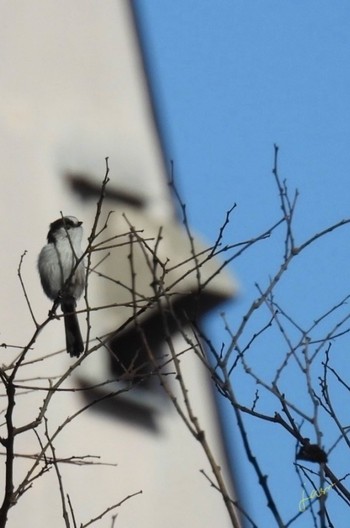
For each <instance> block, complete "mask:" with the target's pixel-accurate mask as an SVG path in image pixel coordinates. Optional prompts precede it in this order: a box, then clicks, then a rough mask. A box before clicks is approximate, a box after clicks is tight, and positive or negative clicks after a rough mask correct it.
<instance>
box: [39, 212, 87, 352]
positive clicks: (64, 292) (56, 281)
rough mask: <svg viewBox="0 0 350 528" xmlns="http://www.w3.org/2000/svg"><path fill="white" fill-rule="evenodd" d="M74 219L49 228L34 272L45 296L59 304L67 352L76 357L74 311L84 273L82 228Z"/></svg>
mask: <svg viewBox="0 0 350 528" xmlns="http://www.w3.org/2000/svg"><path fill="white" fill-rule="evenodd" d="M81 225H82V222H80V221H79V220H78V219H77V218H75V216H63V217H62V218H59V219H58V220H55V221H54V222H52V224H51V225H50V229H49V232H48V235H47V244H46V245H45V246H44V247H43V248H42V250H41V252H40V255H39V260H38V269H39V274H40V280H41V284H42V287H43V290H44V292H45V293H46V295H47V296H48V297H49V298H50V299H51V300H53V301H57V302H59V303H60V305H61V308H62V312H63V314H64V326H65V332H66V346H67V352H68V354H70V356H71V357H79V355H80V354H81V352H83V350H84V344H83V339H82V337H81V332H80V328H79V322H78V317H77V314H76V311H75V308H76V304H77V300H78V299H79V297H80V296H81V294H82V293H83V291H84V286H85V270H84V263H83V261H82V260H80V258H81V256H82V249H81V240H82V236H83V228H82V227H81Z"/></svg>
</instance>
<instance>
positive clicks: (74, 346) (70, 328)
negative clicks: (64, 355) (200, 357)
mask: <svg viewBox="0 0 350 528" xmlns="http://www.w3.org/2000/svg"><path fill="white" fill-rule="evenodd" d="M75 306H76V302H75V299H74V297H69V298H65V299H64V300H62V302H61V308H62V312H63V314H64V328H65V331H66V347H67V352H68V354H69V355H70V356H71V357H79V356H80V354H81V352H83V350H84V343H83V338H82V337H81V333H80V327H79V322H78V316H77V314H76V313H75Z"/></svg>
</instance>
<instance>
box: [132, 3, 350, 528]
mask: <svg viewBox="0 0 350 528" xmlns="http://www.w3.org/2000/svg"><path fill="white" fill-rule="evenodd" d="M135 6H136V8H137V12H138V17H139V20H140V23H141V28H142V33H143V38H144V42H145V43H146V58H147V63H148V68H149V70H150V72H151V75H152V87H153V90H154V94H155V98H156V106H157V112H158V115H159V117H160V121H161V130H162V134H163V137H164V141H165V147H166V155H167V156H168V158H169V159H172V160H174V162H175V171H176V177H177V181H178V185H179V189H180V191H181V194H182V196H183V199H184V200H185V201H186V203H187V204H188V210H189V218H190V222H191V225H192V227H193V228H194V229H195V230H196V231H197V232H198V233H201V234H202V235H204V236H205V237H206V238H207V239H208V240H209V241H214V240H215V238H216V236H217V233H218V229H219V227H220V225H221V223H222V222H223V219H224V217H225V212H226V210H227V209H228V208H230V207H231V206H232V204H233V203H234V202H236V203H237V209H236V210H235V213H234V215H233V219H232V221H231V223H230V225H229V226H228V229H227V235H226V241H227V242H231V243H232V242H237V241H239V240H242V239H246V238H249V237H252V236H255V235H256V234H258V233H260V232H262V231H263V230H264V229H265V228H267V227H268V226H269V225H271V224H272V223H273V221H274V220H276V219H277V218H278V217H279V215H280V210H279V202H278V196H277V192H276V188H275V184H274V180H273V176H272V172H271V169H272V164H273V144H274V143H277V144H278V145H279V147H280V156H279V168H280V176H281V178H282V179H284V178H286V179H287V181H288V186H289V188H290V189H291V190H293V189H294V188H298V190H299V192H300V197H299V204H298V207H297V216H296V221H295V232H296V235H297V240H298V241H299V242H302V241H303V240H305V239H306V238H307V237H308V236H310V235H311V234H313V233H315V232H317V231H319V230H321V229H323V228H325V227H326V226H328V225H330V224H332V223H334V222H336V221H338V220H340V219H342V218H346V217H348V216H350V214H349V209H350V207H349V198H350V192H349V190H350V185H349V172H350V96H349V94H350V31H349V27H350V4H349V2H348V0H346V1H344V0H343V1H341V0H340V1H336V2H329V1H328V0H327V1H325V0H317V1H316V0H315V1H311V0H303V1H299V0H295V1H293V2H291V1H290V2H281V1H280V0H278V1H277V0H265V1H264V2H258V1H247V0H244V1H243V0H220V1H214V0H177V1H176V2H174V1H173V0H137V1H136V2H135ZM282 241H283V238H281V236H277V237H276V238H274V239H273V240H269V241H267V242H264V243H261V244H259V246H256V247H255V248H253V249H252V250H251V251H250V252H248V253H247V254H246V255H244V256H243V257H242V258H241V259H239V260H237V261H235V263H234V265H233V266H232V268H231V269H232V271H234V273H235V274H236V276H237V277H238V280H239V282H240V284H241V295H240V298H239V299H238V300H237V302H236V303H235V304H234V305H232V306H228V307H227V310H226V316H227V318H228V320H229V321H230V322H232V326H233V327H234V325H235V324H237V320H239V319H240V318H241V317H242V315H243V314H244V311H245V310H246V308H247V307H248V306H249V304H250V302H251V301H252V299H253V297H254V295H256V290H255V286H254V283H255V282H259V283H261V284H262V285H263V284H266V281H267V280H268V276H269V274H270V275H271V274H273V273H274V272H275V271H276V269H277V266H278V264H279V262H280V257H281V253H282V250H283V247H282ZM349 259H350V237H349V229H348V228H342V229H341V230H340V231H339V232H337V233H336V234H334V235H332V236H331V237H329V238H327V240H324V241H320V242H317V243H316V244H315V246H314V247H313V248H311V249H310V250H308V251H307V252H306V253H305V254H304V255H302V256H300V259H299V257H298V259H297V260H296V262H295V264H294V265H293V267H292V268H291V271H290V273H289V274H288V276H287V277H286V281H285V282H283V284H282V285H281V286H280V287H279V289H278V295H279V300H280V301H281V302H283V303H285V304H284V306H288V309H289V310H290V312H291V314H292V315H293V316H294V317H295V318H297V320H298V321H300V322H302V323H303V324H305V325H306V326H307V324H309V323H311V322H312V320H313V319H314V318H316V317H317V316H319V315H321V314H322V313H323V312H324V311H326V310H327V309H328V308H330V307H331V306H333V305H334V304H335V303H336V302H337V301H338V300H340V299H341V298H342V297H343V296H345V295H346V294H347V293H348V292H349V291H350V287H349V265H348V262H349ZM207 328H208V329H209V332H210V335H211V337H212V339H213V341H214V342H215V343H216V344H217V345H218V346H220V344H221V342H222V341H223V340H226V339H227V336H226V335H225V332H224V330H223V325H222V321H221V320H220V317H219V316H218V314H216V315H212V316H211V317H210V320H209V321H208V323H207ZM271 339H272V337H269V338H266V340H265V341H266V342H265V341H264V340H263V341H262V343H261V347H262V349H261V354H260V356H261V357H258V356H257V358H256V363H255V365H256V368H257V369H261V371H262V372H263V371H264V369H265V367H266V368H267V365H266V363H267V362H268V363H269V364H270V356H269V355H268V353H269V350H268V349H269V347H271V346H276V347H277V346H278V344H277V341H276V342H274V341H273V340H272V341H271ZM342 345H343V349H341V350H340V351H339V353H338V355H337V358H336V361H338V363H337V366H338V368H341V369H343V368H344V367H346V368H347V370H348V363H347V358H346V353H347V352H348V350H347V349H348V347H349V341H348V340H347V341H346V339H345V340H343V341H342ZM264 347H266V350H267V352H266V350H265V349H264ZM266 357H268V359H267V360H266ZM272 363H273V360H272ZM289 381H290V383H291V384H294V383H295V384H296V385H295V387H296V389H295V390H296V391H297V390H299V386H298V381H297V380H294V379H291V380H289ZM242 383H243V382H242ZM238 390H239V391H241V392H240V393H241V394H243V395H244V396H247V397H249V391H253V390H255V388H254V389H253V387H252V386H250V385H249V383H248V388H247V387H245V386H243V387H239V388H238ZM295 397H296V401H297V394H296V395H295ZM276 410H280V409H276ZM227 420H228V421H229V420H230V427H229V428H228V429H229V430H230V439H231V443H232V445H235V446H237V447H236V448H235V450H236V452H238V455H239V458H240V459H241V458H242V455H241V451H240V449H241V448H240V447H239V443H240V440H239V439H238V437H237V435H236V433H234V430H235V421H234V418H232V416H231V415H229V414H227ZM247 423H248V426H249V430H250V432H251V434H252V436H253V437H258V438H259V442H256V443H255V444H254V449H255V450H256V453H257V454H258V455H259V454H260V453H261V454H262V456H263V457H264V459H263V460H264V463H263V469H264V471H265V472H266V473H267V474H269V475H270V479H271V483H272V487H273V489H274V491H275V492H276V494H277V498H278V503H279V504H280V505H281V511H282V512H284V519H285V521H286V520H288V519H289V518H290V517H291V516H292V515H293V514H294V513H297V503H298V500H299V497H300V496H301V488H300V486H299V484H298V482H297V481H296V480H294V481H293V480H288V481H286V480H285V479H286V478H288V479H289V478H290V477H289V475H290V474H291V473H290V472H293V469H291V468H290V467H288V464H290V466H291V467H292V464H293V457H294V453H293V449H294V444H293V442H292V441H291V439H290V438H289V437H288V436H287V435H286V434H285V433H281V432H280V430H279V429H278V427H277V426H275V427H273V426H271V425H269V426H268V427H267V426H266V424H263V423H259V424H258V423H256V421H250V420H247ZM267 451H270V453H267ZM281 463H282V465H283V464H285V465H286V470H285V471H284V469H283V468H281ZM336 463H337V461H336V460H335V461H334V465H333V466H332V463H331V464H330V465H331V467H332V468H333V467H336ZM239 466H240V474H239V477H238V478H239V481H240V484H241V485H242V488H243V490H244V491H245V495H246V497H247V505H248V507H249V509H250V512H251V513H252V515H253V518H255V521H256V522H257V524H258V525H259V528H260V527H262V528H265V527H266V528H267V527H270V526H274V522H273V520H272V518H271V516H270V514H269V512H268V511H267V509H266V507H265V504H266V500H265V499H264V498H262V497H261V494H260V493H259V492H258V490H257V487H256V486H257V484H256V477H255V475H254V474H253V472H252V470H251V469H250V466H248V465H246V464H244V463H243V462H242V460H240V464H239ZM340 467H341V466H340ZM286 482H287V483H286ZM329 503H330V504H331V492H330V495H329ZM332 513H333V519H334V520H335V521H336V520H337V517H336V516H337V514H339V518H341V516H342V515H343V514H344V512H343V513H342V511H341V508H340V509H339V511H338V512H336V513H334V511H333V512H332ZM305 515H306V514H305ZM306 519H307V521H306ZM305 522H307V523H308V524H309V523H310V517H307V518H306V517H301V518H300V521H299V524H295V526H305V524H304V523H305ZM339 526H340V525H339Z"/></svg>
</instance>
